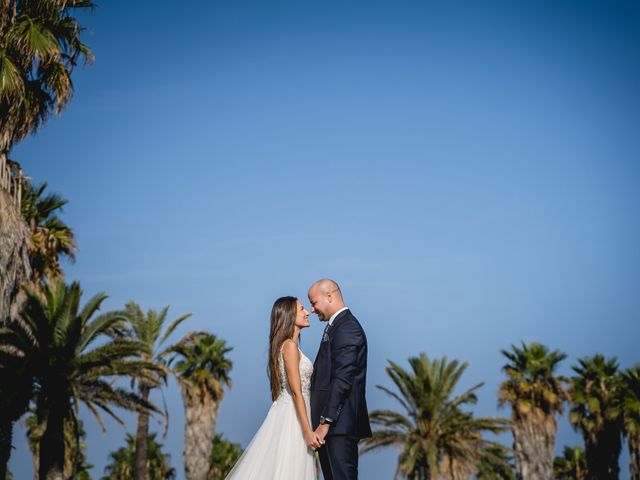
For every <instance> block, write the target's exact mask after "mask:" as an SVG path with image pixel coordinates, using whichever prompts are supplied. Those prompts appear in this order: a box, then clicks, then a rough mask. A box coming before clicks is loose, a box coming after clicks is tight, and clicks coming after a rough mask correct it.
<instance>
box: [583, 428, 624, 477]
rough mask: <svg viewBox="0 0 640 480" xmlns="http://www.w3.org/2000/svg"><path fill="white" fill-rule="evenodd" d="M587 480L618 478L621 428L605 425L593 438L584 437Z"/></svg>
mask: <svg viewBox="0 0 640 480" xmlns="http://www.w3.org/2000/svg"><path fill="white" fill-rule="evenodd" d="M584 440H585V453H586V456H587V468H588V470H589V473H588V476H587V479H588V480H618V478H619V477H620V464H619V459H620V450H621V448H622V439H621V428H620V427H619V426H618V425H617V424H613V423H609V424H606V425H605V426H604V427H603V428H602V430H600V431H599V432H598V433H597V434H596V435H595V437H590V436H585V438H584Z"/></svg>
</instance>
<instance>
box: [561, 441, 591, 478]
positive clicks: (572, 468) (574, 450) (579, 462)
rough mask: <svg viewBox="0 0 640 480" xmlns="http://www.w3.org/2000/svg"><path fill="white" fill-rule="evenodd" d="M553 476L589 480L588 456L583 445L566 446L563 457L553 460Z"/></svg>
mask: <svg viewBox="0 0 640 480" xmlns="http://www.w3.org/2000/svg"><path fill="white" fill-rule="evenodd" d="M553 475H554V476H553V478H555V479H557V480H587V457H586V456H585V454H584V450H583V449H582V448H581V447H564V450H563V451H562V456H561V457H556V458H555V460H554V461H553Z"/></svg>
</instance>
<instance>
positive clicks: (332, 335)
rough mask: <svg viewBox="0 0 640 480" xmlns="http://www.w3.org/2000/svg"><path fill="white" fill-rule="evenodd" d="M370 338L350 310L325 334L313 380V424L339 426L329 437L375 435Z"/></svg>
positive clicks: (340, 316)
mask: <svg viewBox="0 0 640 480" xmlns="http://www.w3.org/2000/svg"><path fill="white" fill-rule="evenodd" d="M366 382H367V337H366V336H365V334H364V330H363V329H362V326H360V323H358V320H357V319H356V317H354V316H353V314H352V313H351V311H350V310H345V311H344V312H341V313H340V314H338V316H337V317H336V318H335V319H334V320H333V323H332V324H331V326H330V327H329V329H328V330H327V332H326V335H323V339H322V342H321V343H320V349H319V350H318V355H317V356H316V361H315V362H314V364H313V375H312V377H311V423H312V425H313V428H314V429H315V428H317V427H318V425H319V424H320V416H323V417H326V418H330V419H332V420H333V421H334V422H335V423H334V424H333V425H332V427H331V428H330V429H329V435H353V436H355V437H358V438H365V437H370V436H371V427H370V425H369V411H368V410H367V401H366V399H365V389H366Z"/></svg>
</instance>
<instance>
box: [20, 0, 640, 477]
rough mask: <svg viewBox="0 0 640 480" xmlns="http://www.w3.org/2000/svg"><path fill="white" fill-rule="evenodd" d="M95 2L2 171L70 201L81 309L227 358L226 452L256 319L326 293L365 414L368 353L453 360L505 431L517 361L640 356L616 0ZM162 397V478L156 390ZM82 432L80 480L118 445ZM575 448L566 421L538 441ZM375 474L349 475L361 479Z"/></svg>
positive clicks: (175, 407)
mask: <svg viewBox="0 0 640 480" xmlns="http://www.w3.org/2000/svg"><path fill="white" fill-rule="evenodd" d="M99 3H100V5H99V8H97V9H96V10H95V12H93V13H92V14H91V15H88V16H86V18H84V20H83V21H84V23H85V24H86V26H87V27H88V32H87V35H86V36H85V39H86V42H87V43H88V44H89V45H91V46H92V47H93V50H94V52H95V55H96V62H95V64H94V65H93V66H91V67H89V68H86V69H83V70H80V71H78V72H77V75H76V77H75V82H76V94H75V97H74V98H73V101H72V103H71V104H70V106H69V108H68V109H67V110H66V111H65V112H64V114H63V115H62V116H61V117H60V118H58V119H54V120H52V121H50V122H49V123H47V125H46V126H45V128H43V129H42V130H41V131H40V132H39V133H38V134H37V135H35V136H33V137H31V138H29V139H28V140H26V141H25V142H23V143H22V144H21V145H19V146H18V147H17V148H16V149H15V150H14V152H13V154H12V157H13V158H14V159H15V160H17V161H19V162H21V163H22V164H23V165H24V167H25V169H26V171H27V173H28V174H29V175H30V176H31V177H32V178H33V179H34V180H35V181H44V180H47V181H48V182H49V184H50V186H51V188H52V189H53V190H55V191H58V192H60V193H61V194H63V195H64V196H65V197H67V198H68V199H69V200H70V203H69V205H68V208H66V211H65V215H64V219H65V220H66V221H67V222H68V223H69V224H70V225H71V226H72V227H73V228H74V229H75V230H76V232H77V236H78V241H79V245H80V252H79V254H78V261H77V263H76V264H75V265H74V266H72V267H69V268H68V276H69V278H70V279H74V280H76V279H77V280H79V281H80V282H81V283H82V286H83V288H84V290H85V294H86V297H87V298H88V297H89V296H90V295H93V294H95V293H97V292H99V291H107V292H109V294H110V295H111V297H110V299H109V301H108V303H107V305H106V306H107V307H108V308H119V307H121V306H122V305H123V304H124V303H125V302H126V301H128V300H130V299H134V300H136V301H138V302H139V303H140V304H141V305H142V306H143V307H144V308H149V307H155V308H160V307H162V306H163V305H166V304H170V305H171V310H170V312H171V313H172V314H173V316H177V315H179V314H182V313H184V312H192V313H193V318H192V320H190V321H189V322H187V324H185V327H184V328H183V329H182V330H181V331H180V332H178V333H179V334H182V333H184V332H186V331H187V330H188V329H208V330H211V331H212V332H214V333H215V334H217V335H220V336H222V337H223V338H225V339H226V340H227V341H228V343H229V344H230V345H231V346H233V348H234V350H233V352H232V354H231V357H232V359H233V362H234V368H233V382H234V384H233V388H232V390H231V391H230V392H228V393H227V395H226V397H225V400H224V402H223V404H222V407H221V410H220V418H219V422H218V430H219V431H222V432H224V434H225V435H226V436H227V437H228V438H230V439H231V440H234V441H237V442H240V443H242V444H243V445H246V443H247V442H248V440H249V439H250V438H251V437H252V435H253V433H254V431H255V430H256V429H257V427H258V426H259V424H260V422H261V420H262V419H263V417H264V415H265V413H266V410H267V409H268V406H269V403H270V399H269V389H268V385H267V380H266V375H265V360H266V347H267V333H268V319H269V311H270V308H271V305H272V302H273V301H274V300H275V298H276V297H278V296H280V295H285V294H292V295H296V296H299V297H301V298H305V296H306V290H307V287H308V286H309V284H310V283H311V282H312V281H314V280H315V279H317V278H319V277H323V276H329V277H333V278H335V279H336V280H338V281H339V282H340V283H341V285H342V287H343V290H344V293H345V296H346V300H347V303H348V304H349V305H350V306H351V308H352V310H353V312H354V313H355V314H356V316H357V317H358V318H359V319H360V320H361V322H362V324H363V325H364V327H365V329H366V332H367V334H368V338H369V349H370V357H369V376H368V382H369V385H370V388H369V391H368V398H369V404H370V407H371V408H381V407H391V406H394V404H393V403H392V402H391V401H389V400H388V399H387V398H385V397H384V396H383V394H382V393H381V392H379V391H378V390H376V389H375V388H374V385H376V384H384V385H387V386H388V385H390V382H389V381H388V380H387V378H386V376H385V374H384V370H383V369H384V366H385V365H386V361H387V359H393V360H395V361H397V362H400V363H403V364H405V360H406V358H407V357H409V356H413V355H417V354H419V353H420V352H422V351H424V352H427V353H428V354H429V355H430V356H440V355H448V356H449V357H452V358H459V359H461V360H468V361H469V362H470V367H469V369H468V372H467V373H466V374H465V376H464V377H463V379H462V384H461V386H462V387H469V386H471V385H473V384H475V383H477V382H478V381H485V382H486V385H485V386H484V387H483V389H482V390H481V394H480V402H479V405H478V407H477V409H476V412H477V413H478V414H482V415H494V414H497V413H499V414H502V415H505V416H506V415H509V411H508V410H500V411H498V410H497V407H496V390H497V387H498V385H499V382H500V381H501V379H502V374H501V372H500V367H501V366H502V364H503V361H502V358H501V356H500V354H499V349H501V348H506V347H508V346H509V345H510V344H511V343H513V342H519V341H520V340H521V339H524V340H526V341H532V340H538V341H542V342H544V343H547V344H548V345H549V346H551V347H553V348H560V349H562V350H564V351H565V352H567V353H568V354H569V357H570V358H569V360H568V361H567V362H565V364H564V368H563V370H562V371H563V373H569V372H570V369H569V367H570V365H571V364H573V363H575V361H576V359H577V358H578V357H580V356H584V355H590V354H593V353H595V352H602V353H604V354H606V355H616V356H618V358H619V359H620V362H621V364H622V365H623V366H625V367H626V366H630V365H632V364H633V363H634V362H636V361H639V360H640V354H639V353H638V349H637V345H638V340H639V338H640V318H639V312H640V291H639V290H640V248H638V246H639V245H640V215H638V212H639V207H640V189H639V188H638V184H639V181H640V165H639V160H640V158H639V152H640V148H639V147H640V135H639V127H640V93H639V92H640V89H639V88H638V86H639V85H640V28H639V27H640V5H639V4H638V3H637V2H635V1H631V0H606V1H605V0H602V1H598V2H594V1H587V0H579V1H578V0H576V1H567V0H555V1H523V2H513V1H494V0H487V1H484V2H477V1H471V0H469V1H463V0H461V1H431V0H429V1H420V2H417V1H416V2H409V1H402V0H401V1H393V2H391V1H384V2H382V1H367V2H360V1H353V2H248V1H233V2H231V1H225V2H220V1H215V2H210V1H195V2H189V4H188V7H187V8H185V6H186V4H184V5H183V4H180V5H178V4H176V2H166V1H157V2H153V3H151V2H124V1H103V2H99ZM312 320H313V321H312V327H311V328H310V329H309V330H308V331H307V332H305V333H304V338H303V343H302V348H303V350H304V351H305V352H306V353H307V355H308V356H309V357H311V358H312V359H313V358H314V357H315V353H316V349H317V345H318V341H319V338H320V334H321V330H322V327H321V326H320V325H319V323H318V321H317V318H316V317H313V319H312ZM166 397H167V402H168V404H169V407H170V410H171V428H170V430H169V436H168V438H167V439H166V440H165V444H166V446H167V451H168V452H169V453H171V456H172V463H173V464H174V466H176V468H177V469H178V471H179V478H183V473H182V463H181V458H182V453H181V452H182V422H183V417H182V403H181V399H180V394H179V391H178V389H177V387H176V385H175V383H173V382H172V383H170V385H169V388H168V389H167V390H166ZM156 400H158V401H160V399H159V397H157V398H156ZM83 417H84V418H85V424H86V428H87V430H88V432H89V436H88V439H87V443H88V445H89V449H88V456H89V460H90V462H91V463H93V464H94V465H95V466H96V468H95V469H94V471H93V474H94V476H95V477H98V476H99V475H101V474H102V472H103V467H104V465H105V463H106V460H107V456H108V453H109V452H110V451H112V450H115V449H116V448H118V447H119V446H121V445H122V443H123V437H124V430H123V429H122V428H120V427H118V426H117V425H115V424H113V423H109V425H108V428H109V432H108V434H107V435H102V434H101V433H100V432H99V428H98V427H97V425H96V423H95V422H94V421H93V420H92V419H91V418H89V417H88V416H87V415H83ZM126 418H127V419H128V422H129V423H128V430H129V431H130V432H133V431H134V430H135V425H134V420H133V417H131V416H126ZM154 428H156V429H158V428H159V427H158V426H157V425H155V426H154ZM23 438H24V435H23V431H22V430H18V431H17V432H16V444H17V450H16V451H15V452H14V455H13V458H12V460H11V468H12V469H13V471H14V473H15V474H16V478H19V479H23V478H29V475H30V471H31V459H30V455H29V454H28V452H27V449H26V445H25V442H24V439H23ZM505 440H506V441H509V438H508V437H505ZM577 442H578V437H577V436H576V434H575V433H573V432H572V430H571V428H570V427H569V426H568V424H567V422H566V420H562V422H561V426H560V436H559V441H558V447H559V448H561V447H562V445H564V444H574V443H577ZM395 458H396V457H395V451H393V450H389V451H388V452H387V453H382V454H378V455H368V456H364V457H363V458H362V459H361V478H363V479H366V480H377V479H389V478H391V476H392V473H393V471H394V468H395ZM621 468H622V471H623V474H624V476H623V478H627V464H626V458H625V459H623V461H622V464H621Z"/></svg>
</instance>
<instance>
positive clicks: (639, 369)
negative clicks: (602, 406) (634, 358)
mask: <svg viewBox="0 0 640 480" xmlns="http://www.w3.org/2000/svg"><path fill="white" fill-rule="evenodd" d="M622 382H623V411H624V413H623V415H624V434H625V436H626V437H627V444H628V446H629V456H630V462H629V473H630V475H631V480H640V364H637V365H636V366H635V367H633V368H630V369H628V370H626V371H624V372H622Z"/></svg>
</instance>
